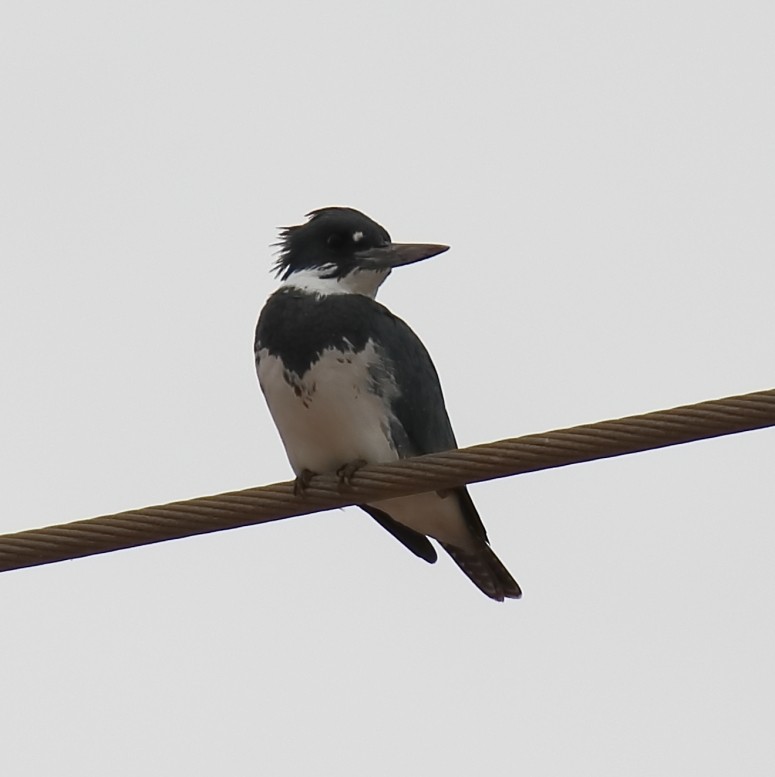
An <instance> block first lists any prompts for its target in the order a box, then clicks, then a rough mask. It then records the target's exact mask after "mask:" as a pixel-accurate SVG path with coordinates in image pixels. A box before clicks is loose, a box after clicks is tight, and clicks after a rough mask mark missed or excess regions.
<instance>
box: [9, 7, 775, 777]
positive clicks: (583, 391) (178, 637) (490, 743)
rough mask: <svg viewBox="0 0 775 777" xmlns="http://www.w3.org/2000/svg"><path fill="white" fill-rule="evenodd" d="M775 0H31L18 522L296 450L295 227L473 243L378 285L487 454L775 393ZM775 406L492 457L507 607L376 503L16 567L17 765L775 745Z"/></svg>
mask: <svg viewBox="0 0 775 777" xmlns="http://www.w3.org/2000/svg"><path fill="white" fill-rule="evenodd" d="M774 22H775V11H773V10H772V4H771V3H766V2H737V3H731V2H729V3H724V2H707V0H706V1H705V2H683V3H681V2H678V3H676V2H654V0H651V1H650V2H648V3H646V2H643V3H620V2H589V3H577V2H509V3H507V2H500V3H499V2H479V3H476V4H474V3H465V4H463V3H456V2H427V1H424V2H418V0H413V2H396V0H393V1H392V2H389V3H364V2H326V3H300V2H288V1H287V0H283V2H264V3H248V2H242V3H239V2H233V3H231V2H219V3H214V2H213V3H204V2H202V3H199V2H186V3H184V2H172V1H171V2H154V3H146V2H139V3H131V4H130V3H115V2H91V3H90V2H82V1H80V0H78V1H73V2H68V3H52V2H37V3H33V2H11V1H10V0H6V2H5V3H4V4H3V10H2V12H1V18H0V65H1V67H2V73H3V78H2V82H1V83H0V99H1V100H2V121H1V122H0V133H2V142H1V143H0V166H1V167H0V197H1V198H2V204H1V206H0V207H1V210H2V218H1V219H0V261H1V264H0V272H1V273H2V276H1V277H0V295H2V298H1V300H0V349H1V350H0V353H1V354H2V372H1V373H0V380H1V381H2V383H1V384H0V386H1V391H2V394H1V395H2V403H1V404H0V424H1V434H0V456H2V462H0V482H1V483H2V496H3V504H2V510H0V530H2V531H4V532H10V531H16V530H20V529H24V528H29V527H34V526H40V525H44V524H49V523H57V522H63V521H68V520H74V519H78V518H84V517H88V516H92V515H98V514H102V513H109V512H114V511H118V510H123V509H128V508H131V507H139V506H143V505H148V504H154V503H159V502H164V501H170V500H175V499H182V498H187V497H193V496H198V495H202V494H206V493H215V492H219V491H223V490H229V489H236V488H243V487H248V486H251V485H258V484H263V483H271V482H274V481H277V480H284V479H287V478H288V477H289V474H290V470H289V467H288V465H287V462H286V460H285V457H284V453H283V450H282V447H281V445H280V443H279V439H278V437H277V435H276V433H275V431H274V428H273V426H272V423H271V420H270V418H269V415H268V412H267V411H266V409H265V407H264V404H263V400H262V398H261V396H260V393H259V390H258V387H257V384H256V380H255V375H254V370H253V363H252V337H253V326H254V322H255V318H256V315H257V313H258V311H259V309H260V307H261V305H262V304H263V301H264V299H265V298H266V296H267V295H268V294H269V293H270V292H271V290H272V289H273V288H274V286H275V281H274V279H273V278H272V277H271V275H270V274H269V272H268V268H269V263H270V261H271V250H270V248H269V245H270V244H271V243H272V242H273V241H274V240H275V236H276V232H275V228H276V227H277V226H279V225H285V224H289V223H298V222H299V221H300V220H302V218H303V214H304V213H305V212H306V211H308V210H310V209H312V208H315V207H320V206H324V205H332V204H341V205H351V206H354V207H358V208H360V209H362V210H364V211H365V212H367V213H368V214H370V215H372V216H373V217H374V218H376V219H377V220H378V221H380V222H381V223H382V224H384V225H385V226H386V227H387V228H388V229H389V230H390V231H391V233H392V235H393V237H394V239H396V240H404V241H429V242H434V241H435V242H446V243H449V244H451V245H452V247H453V249H452V251H450V252H449V253H448V254H445V255H444V256H441V257H438V258H437V259H435V260H432V261H429V262H427V263H424V264H422V265H419V266H416V267H413V268H406V269H405V270H403V271H400V272H396V273H395V274H394V276H393V277H392V278H391V279H390V280H389V281H388V283H387V284H386V286H385V287H384V288H383V291H382V293H381V299H382V301H383V302H385V303H386V304H387V305H389V306H390V307H391V308H393V309H394V310H395V311H396V312H397V313H398V314H399V315H401V316H402V317H404V318H406V319H407V320H408V321H409V322H410V323H411V324H412V326H413V327H414V328H415V329H416V331H417V332H418V333H419V334H420V336H421V337H422V338H423V339H424V341H425V342H426V344H427V345H428V347H429V349H430V351H431V353H432V354H433V355H434V358H435V360H436V363H437V366H438V368H439V371H440V373H441V376H442V381H443V384H444V387H445V391H446V395H447V402H448V406H449V409H450V413H451V416H452V418H453V421H454V423H455V426H456V430H457V433H458V437H459V439H460V441H461V443H462V444H473V443H476V442H484V441H487V440H492V439H497V438H501V437H506V436H513V435H519V434H523V433H529V432H538V431H542V430H546V429H552V428H556V427H560V426H565V425H572V424H576V423H584V422H589V421H595V420H600V419H604V418H610V417H615V416H617V415H624V414H629V413H636V412H643V411H647V410H652V409H658V408H661V407H669V406H673V405H678V404H683V403H689V402H695V401H700V400H703V399H709V398H713V397H719V396H724V395H728V394H735V393H743V392H747V391H753V390H758V389H763V388H770V387H772V386H774V385H775V370H773V367H772V355H773V354H772V351H773V349H772V288H773V243H775V230H774V229H773V207H774V206H775V183H774V182H775V169H774V165H773V160H774V159H775V157H774V156H773V137H775V113H774V112H773V103H774V96H773V73H774V72H775V46H773V34H772V31H773V23H774ZM774 442H775V432H773V431H762V432H755V433H751V434H746V435H740V436H737V437H734V438H728V439H722V440H716V441H709V442H703V443H698V444H695V445H691V446H684V447H681V448H676V449H671V450H664V451H657V452H652V453H646V454H641V455H637V456H630V457H626V458H622V459H618V460H611V461H606V462H598V463H593V464H588V465H583V466H577V467H573V468H567V469H564V470H556V471H550V472H545V473H541V474H535V475H530V476H525V477H520V478H512V479H507V480H502V481H499V482H494V483H490V484H483V485H478V486H474V487H473V488H472V492H473V494H474V498H475V499H476V501H477V503H478V505H479V507H480V510H481V513H482V515H483V516H484V518H485V522H486V523H487V526H488V528H489V530H490V535H491V539H492V541H493V546H494V547H495V549H496V551H497V552H498V554H499V556H500V557H501V558H502V559H503V560H504V562H505V563H506V564H507V565H508V567H509V568H510V569H511V570H512V571H513V573H514V575H515V576H516V577H517V579H518V580H519V581H520V583H521V584H522V586H523V588H524V590H525V596H524V599H523V600H522V601H521V602H511V603H507V604H504V605H497V604H494V603H491V602H489V601H488V600H486V599H485V598H484V597H483V596H482V595H481V594H480V593H479V592H478V591H476V589H475V588H474V587H473V586H471V585H470V584H469V583H468V581H467V580H466V579H465V578H464V577H463V576H462V575H461V574H460V573H459V572H458V571H457V569H456V568H455V567H454V565H453V564H452V563H451V562H450V561H449V560H448V559H446V558H443V559H441V560H440V561H439V563H438V564H437V565H436V566H435V567H429V566H426V565H424V564H423V563H421V562H419V561H417V560H416V559H415V558H414V557H412V556H411V555H410V554H409V553H407V552H406V551H404V550H403V549H402V548H401V547H400V546H399V545H398V544H397V543H396V542H395V541H393V540H392V539H391V538H390V537H388V536H387V535H386V534H385V533H384V532H382V531H381V530H379V529H378V527H376V526H375V525H373V524H372V522H370V520H368V519H367V518H365V516H363V515H362V514H361V513H359V512H358V511H356V510H350V509H348V510H345V511H337V512H331V513H327V514H321V515H317V516H311V517H305V518H298V519H294V520H290V521H283V522H279V523H277V524H274V525H271V526H262V527H256V528H250V529H244V530H240V531H235V532H230V533H222V534H218V535H213V536H209V537H201V538H196V539H191V540H185V541H180V542H174V543H166V544H163V545H159V546H155V547H149V548H144V549H138V550H131V551H127V552H122V553H117V554H111V555H106V556H102V557H97V558H91V559H85V560H81V561H75V562H69V563H63V564H58V565H54V566H50V567H42V568H38V569H31V570H26V571H21V572H14V573H9V574H5V575H2V576H0V601H1V602H2V609H1V610H0V612H1V613H2V634H1V636H0V645H1V647H0V689H1V693H2V701H1V702H0V737H2V762H3V773H4V774H8V775H14V776H16V775H25V776H26V775H35V776H36V777H37V776H38V775H54V774H56V775H139V774H149V775H155V774H176V775H178V774H186V775H189V774H190V775H209V774H228V775H256V774H271V775H316V774H337V775H363V774H374V775H392V774H428V773H429V774H445V775H464V774H487V773H489V774H494V773H499V774H530V775H558V774H573V775H621V774H628V775H655V774H658V775H685V774H704V775H727V774H732V773H735V774H746V775H770V774H772V769H773V761H774V760H775V759H773V750H774V749H775V745H774V744H773V737H772V725H773V706H774V702H773V698H774V697H775V679H774V678H773V672H772V656H773V655H774V654H775V633H774V632H773V626H772V615H773V604H772V588H773V583H772V566H773V559H774V558H775V529H774V528H773V514H772V513H773V504H775V493H774V491H775V489H774V487H773V475H772V450H773V443H774Z"/></svg>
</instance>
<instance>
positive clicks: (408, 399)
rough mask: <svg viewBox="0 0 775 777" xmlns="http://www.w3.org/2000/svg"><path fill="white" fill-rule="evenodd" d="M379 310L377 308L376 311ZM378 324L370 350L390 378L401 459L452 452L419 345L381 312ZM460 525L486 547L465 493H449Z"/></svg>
mask: <svg viewBox="0 0 775 777" xmlns="http://www.w3.org/2000/svg"><path fill="white" fill-rule="evenodd" d="M380 307H381V306H380ZM383 311H384V315H382V316H380V317H379V319H378V323H377V327H376V331H375V332H374V335H375V337H376V344H377V346H378V350H379V352H381V356H382V358H383V359H384V361H385V366H386V370H387V371H388V372H389V373H391V374H392V375H393V376H394V378H395V383H396V386H397V387H401V388H403V389H404V390H403V391H400V390H399V391H397V392H396V393H395V396H393V397H392V399H391V409H392V411H393V415H394V417H395V419H396V422H395V423H394V424H393V425H392V427H391V432H392V435H393V441H394V443H395V445H396V447H397V449H398V452H399V455H400V456H401V457H402V458H406V457H408V456H418V455H422V454H425V453H438V452H440V451H447V450H450V449H452V448H457V441H456V440H455V433H454V432H453V431H452V424H451V423H450V420H449V416H448V415H447V408H446V406H445V403H444V394H443V393H442V390H441V383H440V381H439V376H438V373H437V372H436V367H435V366H434V364H433V361H432V360H431V357H430V355H429V354H428V351H427V350H426V348H425V346H424V345H423V344H422V342H421V340H420V338H419V337H417V335H416V334H415V333H414V332H413V331H412V330H411V328H410V327H409V326H408V325H407V324H406V323H405V322H404V321H402V320H401V319H400V318H398V317H397V316H394V315H393V314H392V313H391V312H390V311H389V310H388V309H387V308H383ZM452 493H453V494H454V496H455V498H456V499H457V500H458V503H459V505H460V509H461V511H462V512H463V515H464V516H465V519H466V522H467V523H468V525H469V527H470V528H471V530H472V532H473V534H474V535H475V536H478V537H480V538H481V539H482V540H484V541H485V542H487V532H486V530H485V528H484V524H483V523H482V520H481V518H480V517H479V513H478V512H477V510H476V507H475V506H474V503H473V501H472V500H471V497H470V496H469V494H468V491H467V489H466V488H465V487H464V486H462V487H460V488H455V489H452Z"/></svg>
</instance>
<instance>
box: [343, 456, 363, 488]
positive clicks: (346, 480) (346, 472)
mask: <svg viewBox="0 0 775 777" xmlns="http://www.w3.org/2000/svg"><path fill="white" fill-rule="evenodd" d="M365 466H366V459H355V460H354V461H348V462H347V464H343V465H342V466H341V467H339V469H338V470H337V471H336V474H337V477H338V478H339V485H340V486H349V485H350V484H351V482H352V479H353V475H354V474H355V473H356V472H357V471H358V470H359V469H360V468H361V467H365Z"/></svg>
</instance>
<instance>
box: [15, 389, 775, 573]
mask: <svg viewBox="0 0 775 777" xmlns="http://www.w3.org/2000/svg"><path fill="white" fill-rule="evenodd" d="M768 426H775V389H769V390H767V391H758V392H755V393H753V394H743V395H740V396H734V397H726V398H724V399H716V400H710V401H708V402H700V403H698V404H695V405H685V406H682V407H676V408H672V409H670V410H659V411H656V412H652V413H645V414H643V415H634V416H628V417H626V418H619V419H614V420H610V421H601V422H599V423H594V424H585V425H583V426H576V427H572V428H568V429H558V430H556V431H552V432H546V433H544V434H531V435H527V436H525V437H517V438H512V439H507V440H500V441H498V442H492V443H486V444H483V445H474V446H473V447H470V448H462V449H459V450H453V451H446V452H444V453H435V454H431V455H427V456H418V457H416V458H413V459H405V460H403V461H399V462H396V463H394V464H385V465H379V466H368V467H364V468H363V469H360V470H358V471H357V472H356V473H355V475H354V476H353V478H352V480H351V482H350V484H349V485H343V484H341V483H340V482H339V479H338V478H337V477H336V476H334V475H319V476H316V477H314V478H313V479H312V481H311V483H310V485H309V487H308V488H307V489H306V491H305V494H304V496H303V497H300V496H296V495H295V494H294V489H293V482H292V481H290V482H285V483H275V484H273V485H269V486H262V487H256V488H247V489H245V490H242V491H231V492H227V493H224V494H217V495H214V496H205V497H200V498H198V499H188V500H185V501H182V502H172V503H170V504H166V505H155V506H152V507H145V508H143V509H140V510H128V511H126V512H122V513H117V514H115V515H104V516H100V517H99V518H89V519H87V520H82V521H75V522H73V523H66V524H61V525H58V526H48V527H45V528H42V529H31V530H28V531H21V532H17V533H15V534H6V535H2V536H0V572H4V571H8V570H11V569H21V568H23V567H31V566H37V565H40V564H50V563H53V562H55V561H64V560H66V559H73V558H80V557H83V556H90V555H95V554H98V553H108V552H110V551H114V550H121V549H124V548H131V547H137V546H140V545H148V544H151V543H155V542H163V541H165V540H171V539H180V538H182V537H190V536H193V535H196V534H206V533H208V532H214V531H221V530H223V529H234V528H237V527H239V526H248V525H251V524H256V523H266V522H268V521H276V520H280V519H281V518H290V517H292V516H296V515H303V514H306V513H312V512H316V511H318V510H324V509H329V508H333V507H344V506H346V505H351V504H363V503H365V502H374V501H377V500H380V499H385V498H387V497H394V496H405V495H407V494H414V493H419V492H422V491H437V490H441V491H443V490H444V489H447V488H452V487H454V486H459V485H462V484H464V483H475V482H480V481H483V480H492V479H494V478H501V477H507V476H509V475H517V474H522V473H525V472H535V471H538V470H542V469H549V468H552V467H563V466H566V465H568V464H576V463H581V462H585V461H593V460H595V459H603V458H610V457H612V456H622V455H624V454H627V453H637V452H640V451H646V450H653V449H655V448H664V447H666V446H669V445H679V444H681V443H685V442H692V441H695V440H703V439H708V438H711V437H719V436H722V435H727V434H736V433H738V432H745V431H751V430H753V429H762V428H765V427H768Z"/></svg>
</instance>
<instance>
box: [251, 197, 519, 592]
mask: <svg viewBox="0 0 775 777" xmlns="http://www.w3.org/2000/svg"><path fill="white" fill-rule="evenodd" d="M307 217H308V221H307V222H306V223H305V224H301V225H299V226H294V227H287V228H285V229H283V230H281V233H280V243H278V245H279V247H280V252H279V258H278V260H277V262H276V264H275V268H274V269H275V270H276V271H277V274H278V276H279V277H280V278H281V279H282V285H281V286H280V288H279V289H278V290H277V291H275V292H274V293H273V294H272V295H271V296H270V297H269V299H268V300H267V303H266V305H265V306H264V309H263V310H262V311H261V315H260V316H259V319H258V326H257V328H256V339H255V357H256V370H257V372H258V380H259V383H260V385H261V390H262V391H263V392H264V396H265V397H266V401H267V404H268V405H269V411H270V413H271V414H272V418H273V419H274V422H275V424H276V426H277V429H278V431H279V433H280V437H281V438H282V441H283V444H284V445H285V450H286V453H287V454H288V458H289V460H290V463H291V467H292V468H293V471H294V472H295V473H296V487H297V491H300V492H303V490H304V488H305V487H306V485H307V484H308V483H309V480H310V478H311V477H312V476H313V475H314V474H316V473H323V472H328V473H332V472H336V473H337V474H338V475H339V477H340V479H341V480H343V481H347V480H348V479H349V478H350V477H351V476H352V474H353V473H354V472H355V471H356V470H357V468H358V467H360V466H363V465H364V464H367V463H368V464H381V463H387V462H391V461H396V460H397V459H403V458H407V457H409V456H415V455H419V454H423V453H436V452H439V451H445V450H449V449H451V448H456V447H457V443H456V441H455V435H454V433H453V431H452V426H451V424H450V422H449V417H448V416H447V410H446V407H445V406H444V397H443V395H442V392H441V385H440V384H439V378H438V375H437V373H436V368H435V367H434V366H433V362H432V361H431V358H430V356H429V355H428V352H427V351H426V349H425V346H424V345H423V344H422V343H421V342H420V339H419V338H418V337H417V335H416V334H415V333H414V332H413V331H412V330H411V329H410V328H409V327H408V326H407V325H406V324H405V323H404V322H403V321H402V320H401V319H400V318H398V317H397V316H395V315H393V313H391V312H390V311H389V310H388V309H387V308H386V307H384V306H383V305H380V304H379V303H378V302H377V301H376V300H375V296H376V294H377V290H378V289H379V287H380V285H381V284H382V283H383V281H384V280H385V279H386V278H387V277H388V275H390V272H391V270H392V269H393V268H394V267H400V266H402V265H405V264H412V263H414V262H419V261H421V260H423V259H428V258H429V257H431V256H435V255H436V254H440V253H442V252H443V251H446V250H447V249H448V246H445V245H431V244H418V243H393V242H392V241H391V239H390V235H389V234H388V233H387V232H386V231H385V229H384V228H383V227H381V226H380V225H379V224H377V223H376V222H374V221H372V220H371V219H370V218H369V217H368V216H365V215H364V214H363V213H360V212H359V211H357V210H353V209H352V208H321V209H320V210H315V211H312V212H311V213H308V214H307ZM359 506H360V507H361V508H362V509H363V510H365V511H366V512H367V513H368V514H369V515H371V516H372V517H373V518H374V519H375V520H376V521H377V523H379V524H380V525H381V526H383V527H384V528H385V529H387V531H389V532H390V533H391V534H392V535H393V536H394V537H395V538H396V539H398V540H399V541H400V542H401V543H403V544H404V545H405V546H406V547H407V548H408V549H409V550H411V551H412V552H413V553H414V554H415V555H417V556H419V557H420V558H422V559H424V560H425V561H427V562H429V563H431V564H432V563H433V562H435V561H436V558H437V556H436V550H435V549H434V547H433V545H431V543H430V541H429V539H428V537H433V538H434V539H435V540H437V541H438V542H439V543H440V545H441V546H442V547H443V548H444V550H446V551H447V553H449V555H450V556H451V557H452V558H453V560H454V561H455V562H456V563H457V565H458V566H459V567H460V568H461V569H462V570H463V572H465V574H466V575H468V577H469V578H471V580H472V581H473V582H474V584H475V585H476V586H478V587H479V588H480V589H481V590H482V591H483V592H484V593H485V594H487V596H489V597H491V598H492V599H496V600H497V601H503V599H504V598H510V599H518V598H519V597H520V596H521V595H522V592H521V590H520V588H519V585H518V584H517V583H516V581H515V580H514V579H513V578H512V576H511V575H510V574H509V572H508V571H507V570H506V567H504V566H503V564H502V563H501V562H500V560H499V559H498V557H497V556H496V555H495V553H493V551H492V550H491V549H490V545H489V542H488V540H487V533H486V531H485V528H484V525H483V524H482V521H481V519H480V518H479V514H478V513H477V511H476V508H475V507H474V503H473V501H472V500H471V497H470V496H469V494H468V490H467V489H466V488H465V487H464V486H461V487H459V488H453V489H450V490H448V491H445V492H436V491H433V492H428V493H424V494H417V495H415V496H406V497H398V498H394V499H386V500H384V501H378V502H374V503H373V504H363V505H359Z"/></svg>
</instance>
